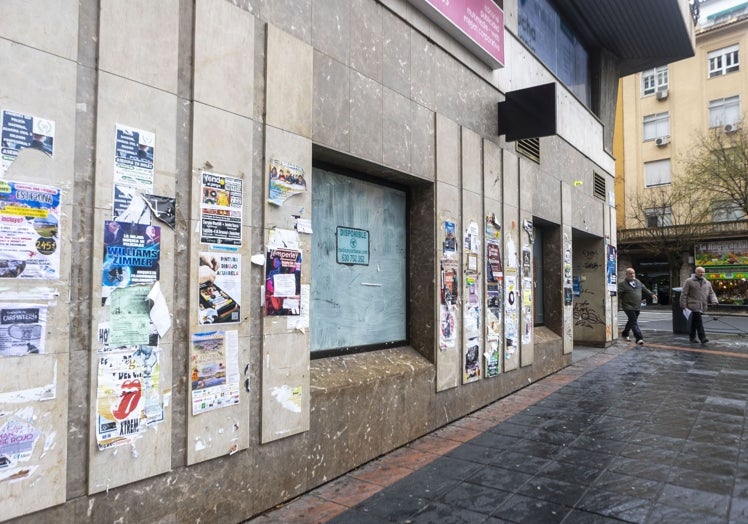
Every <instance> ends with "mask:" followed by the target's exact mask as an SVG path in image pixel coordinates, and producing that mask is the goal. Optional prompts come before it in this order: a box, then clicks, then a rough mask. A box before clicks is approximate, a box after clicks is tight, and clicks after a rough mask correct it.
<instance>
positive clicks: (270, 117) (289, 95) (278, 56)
mask: <svg viewBox="0 0 748 524" xmlns="http://www.w3.org/2000/svg"><path fill="white" fill-rule="evenodd" d="M267 33H268V34H267V85H266V88H265V97H266V115H265V121H266V123H267V124H268V125H269V126H273V127H277V128H279V129H285V130H286V131H290V132H292V133H296V134H298V135H301V136H303V137H307V138H311V136H312V86H313V83H314V82H313V76H312V65H313V62H314V60H313V53H312V47H311V46H310V45H309V44H307V43H305V42H304V41H302V40H299V39H297V38H295V37H293V36H291V35H290V34H288V33H286V32H284V31H282V30H280V29H278V28H277V27H276V26H274V25H270V24H268V26H267Z"/></svg>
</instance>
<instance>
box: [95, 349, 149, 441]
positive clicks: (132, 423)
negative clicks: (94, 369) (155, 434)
mask: <svg viewBox="0 0 748 524" xmlns="http://www.w3.org/2000/svg"><path fill="white" fill-rule="evenodd" d="M98 379H99V383H98V388H97V391H96V404H97V405H96V443H97V444H98V446H99V449H100V450H103V449H107V448H110V447H114V446H119V445H122V444H129V443H131V442H133V441H134V440H135V439H137V438H139V437H140V436H142V434H143V433H144V432H145V430H146V429H147V428H148V427H149V426H151V425H153V424H155V423H158V422H161V421H162V420H163V407H162V402H161V396H160V393H159V358H158V349H157V348H154V347H151V346H137V347H133V346H130V347H124V348H118V349H105V350H101V351H99V373H98Z"/></svg>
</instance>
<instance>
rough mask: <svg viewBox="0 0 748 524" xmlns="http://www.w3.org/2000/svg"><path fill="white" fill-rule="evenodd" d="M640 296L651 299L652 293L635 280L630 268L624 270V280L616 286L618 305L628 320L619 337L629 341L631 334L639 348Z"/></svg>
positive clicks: (642, 338) (640, 337) (641, 337)
mask: <svg viewBox="0 0 748 524" xmlns="http://www.w3.org/2000/svg"><path fill="white" fill-rule="evenodd" d="M642 296H644V297H646V298H652V292H651V291H650V290H649V289H647V287H646V286H645V285H644V284H642V283H641V281H640V280H639V279H637V278H636V271H634V268H631V267H630V268H628V269H626V279H625V280H624V281H623V282H621V283H620V284H618V303H619V304H620V305H621V308H622V309H623V312H624V313H626V318H628V321H627V322H626V327H624V328H623V333H621V336H622V337H623V338H625V339H626V340H631V337H629V333H633V334H634V338H635V339H636V343H637V344H639V345H640V346H642V345H644V337H643V336H642V330H641V329H639V313H640V312H641V307H642Z"/></svg>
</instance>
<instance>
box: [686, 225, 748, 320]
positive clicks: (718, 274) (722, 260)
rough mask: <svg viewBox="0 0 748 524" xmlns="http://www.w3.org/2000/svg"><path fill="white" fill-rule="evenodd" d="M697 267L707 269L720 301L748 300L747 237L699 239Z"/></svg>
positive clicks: (736, 302)
mask: <svg viewBox="0 0 748 524" xmlns="http://www.w3.org/2000/svg"><path fill="white" fill-rule="evenodd" d="M694 260H695V262H696V266H697V267H698V266H701V267H703V268H704V269H705V270H706V278H707V279H708V280H709V281H710V282H711V283H712V287H713V288H714V292H715V293H716V294H717V299H718V300H719V303H720V304H731V305H735V306H743V305H744V304H745V303H746V302H747V301H748V239H745V238H743V239H735V240H722V241H712V242H700V243H698V244H696V245H695V246H694Z"/></svg>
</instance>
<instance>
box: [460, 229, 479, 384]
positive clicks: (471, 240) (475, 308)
mask: <svg viewBox="0 0 748 524" xmlns="http://www.w3.org/2000/svg"><path fill="white" fill-rule="evenodd" d="M480 229H481V228H480V226H479V225H478V223H477V222H474V221H471V222H469V223H468V225H467V227H466V228H465V236H464V243H463V253H464V261H465V266H464V270H463V275H462V278H463V282H464V288H463V294H464V295H463V296H464V300H463V303H462V325H463V344H464V357H463V360H464V362H465V369H464V374H463V382H472V381H473V380H478V379H480V378H481V368H482V366H481V364H482V361H481V355H482V353H483V351H482V347H483V296H482V289H483V286H482V281H481V274H480V269H481V268H480V264H479V258H480V254H481V250H482V246H481V235H480Z"/></svg>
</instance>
